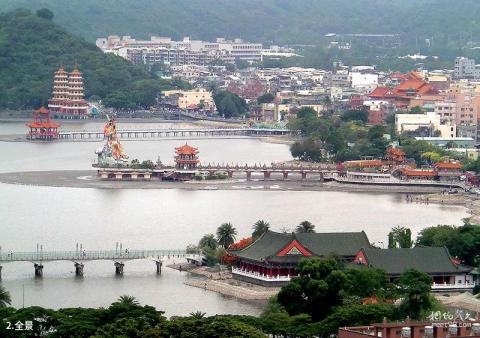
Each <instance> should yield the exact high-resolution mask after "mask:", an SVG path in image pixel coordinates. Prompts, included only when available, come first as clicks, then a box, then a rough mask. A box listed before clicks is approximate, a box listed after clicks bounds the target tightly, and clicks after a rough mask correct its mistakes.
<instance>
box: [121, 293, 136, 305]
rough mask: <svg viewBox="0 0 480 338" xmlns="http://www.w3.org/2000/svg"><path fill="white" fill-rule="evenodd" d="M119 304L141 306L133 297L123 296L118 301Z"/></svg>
mask: <svg viewBox="0 0 480 338" xmlns="http://www.w3.org/2000/svg"><path fill="white" fill-rule="evenodd" d="M117 302H118V303H119V304H122V305H125V306H139V305H140V303H139V302H138V300H137V299H136V298H135V297H133V296H128V295H123V296H120V297H119V298H118V301H117Z"/></svg>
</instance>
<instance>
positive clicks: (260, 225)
mask: <svg viewBox="0 0 480 338" xmlns="http://www.w3.org/2000/svg"><path fill="white" fill-rule="evenodd" d="M269 228H270V224H269V223H268V222H266V221H264V220H258V221H256V222H255V224H253V232H252V239H253V240H256V239H257V238H259V237H260V236H262V235H263V234H264V233H265V232H266V231H267V230H268V229H269Z"/></svg>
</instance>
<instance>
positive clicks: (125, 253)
mask: <svg viewBox="0 0 480 338" xmlns="http://www.w3.org/2000/svg"><path fill="white" fill-rule="evenodd" d="M185 255H186V252H185V250H128V249H127V250H122V251H119V250H103V251H101V250H100V251H39V252H12V251H10V252H2V253H0V262H9V261H10V262H13V261H56V260H69V261H75V260H103V259H105V260H114V259H141V258H149V257H176V256H185Z"/></svg>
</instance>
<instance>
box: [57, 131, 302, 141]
mask: <svg viewBox="0 0 480 338" xmlns="http://www.w3.org/2000/svg"><path fill="white" fill-rule="evenodd" d="M292 134H294V132H292V131H291V130H289V129H275V128H178V129H132V130H117V135H118V137H119V138H120V139H152V138H166V137H202V136H203V137H227V136H253V137H260V136H288V135H292ZM58 135H59V139H60V140H75V141H88V140H102V139H103V138H104V133H103V131H61V132H59V133H58Z"/></svg>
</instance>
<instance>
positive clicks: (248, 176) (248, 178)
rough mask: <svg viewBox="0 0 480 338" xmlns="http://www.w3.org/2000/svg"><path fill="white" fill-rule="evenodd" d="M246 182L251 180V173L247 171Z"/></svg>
mask: <svg viewBox="0 0 480 338" xmlns="http://www.w3.org/2000/svg"><path fill="white" fill-rule="evenodd" d="M246 173H247V181H250V179H251V178H252V172H251V171H247V172H246Z"/></svg>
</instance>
